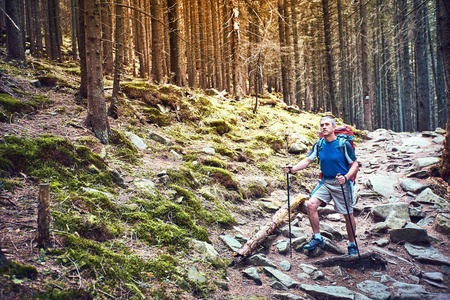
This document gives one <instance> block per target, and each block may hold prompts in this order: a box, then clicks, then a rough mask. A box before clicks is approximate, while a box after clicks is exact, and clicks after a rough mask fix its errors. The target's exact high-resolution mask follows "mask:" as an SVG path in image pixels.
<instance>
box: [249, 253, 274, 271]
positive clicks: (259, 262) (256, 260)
mask: <svg viewBox="0 0 450 300" xmlns="http://www.w3.org/2000/svg"><path fill="white" fill-rule="evenodd" d="M247 264H249V265H252V266H257V267H264V266H268V267H273V268H276V266H275V264H274V263H273V262H271V261H270V260H269V259H268V258H267V257H266V256H265V255H264V254H255V255H252V256H250V257H249V258H248V259H247Z"/></svg>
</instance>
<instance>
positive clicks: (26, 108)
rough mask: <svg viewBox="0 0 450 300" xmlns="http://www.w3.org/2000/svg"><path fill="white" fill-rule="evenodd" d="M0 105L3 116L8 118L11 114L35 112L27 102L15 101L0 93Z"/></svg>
mask: <svg viewBox="0 0 450 300" xmlns="http://www.w3.org/2000/svg"><path fill="white" fill-rule="evenodd" d="M0 105H1V106H2V107H3V110H4V114H5V115H6V116H7V118H9V116H10V115H11V114H13V113H29V112H31V111H33V110H35V108H34V106H33V105H32V104H30V103H28V102H25V101H20V100H17V99H15V98H13V97H11V96H9V95H8V94H1V93H0Z"/></svg>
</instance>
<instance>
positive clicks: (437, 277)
mask: <svg viewBox="0 0 450 300" xmlns="http://www.w3.org/2000/svg"><path fill="white" fill-rule="evenodd" d="M422 278H424V279H428V280H432V281H436V282H443V281H444V274H442V273H441V272H428V273H423V275H422Z"/></svg>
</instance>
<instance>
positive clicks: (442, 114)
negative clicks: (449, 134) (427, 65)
mask: <svg viewBox="0 0 450 300" xmlns="http://www.w3.org/2000/svg"><path fill="white" fill-rule="evenodd" d="M438 4H439V1H436V11H438V10H439V7H438ZM438 23H439V22H438V21H436V44H437V45H436V46H437V47H436V49H437V50H436V73H437V74H436V76H437V78H436V81H437V84H436V98H437V110H438V126H439V127H441V128H445V123H446V122H447V119H448V118H449V116H450V115H448V114H447V106H446V99H445V78H444V65H443V61H442V51H440V49H441V47H442V45H441V44H442V42H441V34H440V31H439V25H438Z"/></svg>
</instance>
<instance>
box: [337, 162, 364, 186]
mask: <svg viewBox="0 0 450 300" xmlns="http://www.w3.org/2000/svg"><path fill="white" fill-rule="evenodd" d="M358 168H359V165H358V162H357V161H356V160H355V161H354V162H352V163H351V164H350V169H349V170H348V172H347V174H345V175H341V174H338V176H336V179H337V180H338V182H339V184H340V185H342V184H344V183H345V182H347V180H351V179H352V178H353V177H354V176H355V175H356V172H358Z"/></svg>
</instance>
